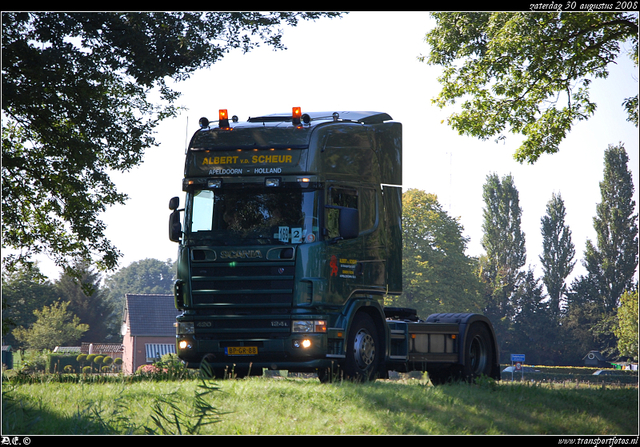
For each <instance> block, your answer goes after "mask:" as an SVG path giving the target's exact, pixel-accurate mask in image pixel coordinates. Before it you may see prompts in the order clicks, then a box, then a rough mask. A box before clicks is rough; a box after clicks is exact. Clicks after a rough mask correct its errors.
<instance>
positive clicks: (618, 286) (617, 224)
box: [584, 145, 638, 313]
mask: <svg viewBox="0 0 640 447" xmlns="http://www.w3.org/2000/svg"><path fill="white" fill-rule="evenodd" d="M628 162H629V157H628V156H627V152H626V150H625V148H624V146H623V145H618V146H609V147H608V148H607V150H606V151H605V155H604V178H603V180H602V181H601V182H600V194H601V202H600V203H599V204H598V205H597V207H596V216H595V217H594V218H593V226H594V228H595V230H596V236H597V241H596V244H595V245H594V244H593V242H591V240H587V247H586V250H585V254H584V256H585V259H584V266H585V268H586V269H587V272H588V276H589V277H590V278H591V280H592V282H593V283H594V284H595V285H596V287H597V291H598V294H599V296H600V299H601V300H602V302H601V305H602V307H603V309H604V311H605V312H607V313H611V312H615V310H616V309H617V307H618V305H619V302H620V296H621V295H622V293H623V292H624V291H625V290H631V289H632V287H633V281H634V273H635V271H636V268H637V267H638V214H637V213H635V207H636V202H635V200H633V191H634V189H633V179H632V177H631V171H630V170H629V168H628V166H627V165H628Z"/></svg>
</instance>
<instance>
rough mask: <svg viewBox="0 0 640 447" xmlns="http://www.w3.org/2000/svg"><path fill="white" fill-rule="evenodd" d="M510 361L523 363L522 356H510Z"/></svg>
mask: <svg viewBox="0 0 640 447" xmlns="http://www.w3.org/2000/svg"><path fill="white" fill-rule="evenodd" d="M511 361H512V362H520V363H524V354H511Z"/></svg>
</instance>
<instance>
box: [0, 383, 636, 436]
mask: <svg viewBox="0 0 640 447" xmlns="http://www.w3.org/2000/svg"><path fill="white" fill-rule="evenodd" d="M4 385H5V386H4V387H3V404H2V405H3V408H2V410H3V411H2V413H3V434H150V433H156V434H178V433H183V434H224V435H233V434H240V435H251V434H256V435H257V434H261V435H296V434H305V435H306V434H312V435H341V434H344V435H358V434H366V435H376V434H381V435H389V434H406V435H421V434H438V435H446V434H492V435H498V434H511V435H513V434H556V435H569V434H579V435H637V434H638V427H637V424H638V389H637V387H620V386H616V387H611V386H606V385H605V386H602V385H597V386H588V385H579V386H575V385H569V386H568V385H567V384H566V383H565V384H540V383H531V382H513V383H512V382H508V381H502V382H493V381H492V380H486V381H480V383H479V384H476V385H468V384H454V385H445V386H439V387H434V386H431V384H430V382H428V380H424V379H423V380H414V379H411V380H398V381H391V380H378V381H375V382H370V383H365V384H354V383H350V382H337V383H332V384H321V383H320V382H319V381H318V380H317V379H299V378H266V377H253V378H247V379H242V380H224V381H217V382H212V381H207V380H203V379H191V378H188V379H182V380H173V381H172V380H147V381H142V380H139V381H125V380H120V381H118V380H113V381H106V380H103V381H102V382H89V381H84V382H82V381H79V382H78V381H76V382H70V381H61V380H50V381H45V380H41V381H39V382H38V381H33V382H32V383H16V384H10V383H5V384H4Z"/></svg>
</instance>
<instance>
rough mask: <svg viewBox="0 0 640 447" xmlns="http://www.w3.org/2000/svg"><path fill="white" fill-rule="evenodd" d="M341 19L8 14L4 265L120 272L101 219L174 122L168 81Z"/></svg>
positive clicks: (253, 14) (293, 15)
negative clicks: (46, 260)
mask: <svg viewBox="0 0 640 447" xmlns="http://www.w3.org/2000/svg"><path fill="white" fill-rule="evenodd" d="M334 15H336V14H333V13H301V12H275V13H258V12H243V13H233V12H202V13H200V12H173V13H59V12H43V13H17V12H10V13H2V122H3V132H2V248H3V251H4V249H5V248H10V249H12V250H13V253H12V254H11V256H5V258H4V261H5V262H4V266H5V268H7V267H11V266H12V265H14V264H15V263H16V262H18V261H21V262H29V261H31V259H32V258H33V256H34V255H37V254H39V253H46V254H47V255H49V256H51V257H52V258H53V259H54V261H55V262H56V263H57V264H58V265H59V266H61V267H65V268H70V267H71V266H72V265H73V263H74V261H77V260H78V259H79V258H84V259H87V258H89V257H94V258H96V259H95V260H96V262H97V263H98V265H99V266H101V267H104V268H107V269H112V268H115V267H116V265H117V261H118V258H119V257H120V252H119V250H118V249H117V247H115V246H114V245H113V244H112V243H111V242H110V241H109V240H108V238H107V237H106V236H105V234H104V230H105V225H104V223H103V222H102V221H101V220H100V219H99V218H98V217H99V215H100V213H102V212H103V211H104V210H105V209H106V208H107V207H109V206H112V205H114V204H121V203H123V202H124V201H125V200H126V195H125V194H123V193H121V192H118V191H117V189H116V187H115V185H114V184H113V182H112V181H111V179H110V176H109V172H110V171H123V172H124V171H127V170H129V169H131V168H132V167H134V166H136V165H137V164H139V163H140V162H141V160H142V157H143V154H144V152H145V150H146V149H147V148H149V147H152V146H154V145H157V142H156V140H155V137H154V132H155V128H156V127H157V125H158V123H159V122H160V121H161V120H163V119H165V118H168V117H172V116H175V115H176V113H177V111H178V107H177V106H176V103H175V101H176V99H177V97H178V96H179V93H178V92H177V91H175V90H172V89H171V88H169V86H168V83H167V80H169V79H173V80H178V81H180V80H184V79H186V78H188V77H189V76H190V75H191V74H192V73H193V72H194V71H195V70H197V69H199V68H203V67H208V66H210V65H212V64H214V63H216V62H217V61H219V60H220V59H221V58H222V57H223V56H224V55H225V54H226V53H228V52H229V51H231V50H233V49H241V50H242V51H245V52H246V51H249V50H250V49H252V48H255V47H256V46H259V45H261V44H266V45H269V46H272V47H274V48H276V49H282V48H284V47H283V44H282V42H281V36H282V26H283V25H290V26H295V25H296V24H297V23H298V22H299V21H300V20H304V19H317V18H319V17H323V16H334ZM150 93H153V94H154V95H155V96H157V97H159V100H158V103H157V104H156V103H154V102H153V100H152V99H151V98H153V95H150ZM3 255H6V253H3Z"/></svg>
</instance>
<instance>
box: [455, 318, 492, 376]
mask: <svg viewBox="0 0 640 447" xmlns="http://www.w3.org/2000/svg"><path fill="white" fill-rule="evenodd" d="M491 341H492V338H491V333H490V332H489V328H487V326H485V325H484V324H483V323H476V324H473V325H471V327H470V328H469V332H468V334H467V336H466V340H465V345H464V354H465V356H464V359H465V361H464V365H462V370H461V374H462V377H461V378H462V380H465V381H467V382H473V381H474V380H475V379H477V378H478V377H480V376H483V375H484V376H487V377H491V369H492V366H493V363H494V362H495V359H494V356H495V353H494V351H493V343H492V342H491Z"/></svg>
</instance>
